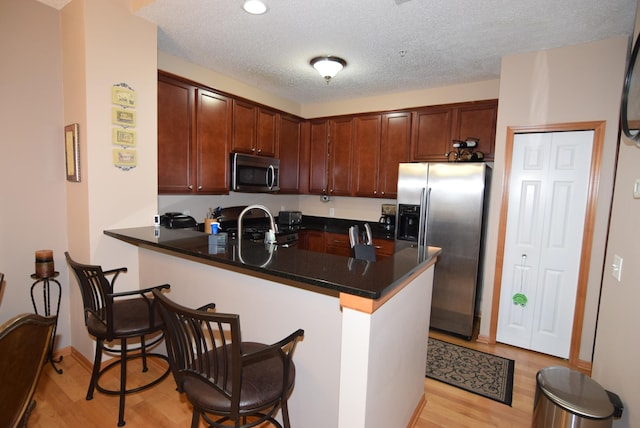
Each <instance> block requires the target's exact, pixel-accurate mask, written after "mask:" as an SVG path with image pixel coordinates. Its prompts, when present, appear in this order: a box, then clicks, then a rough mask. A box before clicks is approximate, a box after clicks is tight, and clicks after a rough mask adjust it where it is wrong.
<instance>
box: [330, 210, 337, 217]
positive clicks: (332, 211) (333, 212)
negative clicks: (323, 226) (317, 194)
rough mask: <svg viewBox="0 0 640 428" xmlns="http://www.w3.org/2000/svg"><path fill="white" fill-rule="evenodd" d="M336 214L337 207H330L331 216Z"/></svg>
mask: <svg viewBox="0 0 640 428" xmlns="http://www.w3.org/2000/svg"><path fill="white" fill-rule="evenodd" d="M335 215H336V212H335V209H334V208H329V217H333V216H335Z"/></svg>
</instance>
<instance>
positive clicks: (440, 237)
mask: <svg viewBox="0 0 640 428" xmlns="http://www.w3.org/2000/svg"><path fill="white" fill-rule="evenodd" d="M490 178H491V170H490V168H489V167H488V166H487V164H485V163H480V162H447V163H438V162H434V163H401V164H400V166H399V174H398V200H397V209H396V250H399V249H402V248H403V247H406V246H417V247H419V249H422V248H425V247H426V246H435V247H440V248H442V253H441V254H440V256H439V257H438V261H437V263H436V266H435V272H434V279H433V298H432V304H431V327H432V328H436V329H439V330H443V331H445V332H449V333H453V334H456V335H459V336H463V337H465V338H467V339H470V338H471V336H472V334H473V323H474V317H475V315H476V306H477V300H478V298H479V297H480V291H481V279H482V272H481V271H482V256H483V247H484V229H485V223H486V222H485V221H484V220H485V216H486V215H485V212H486V211H487V207H488V191H489V187H490V186H489V182H490Z"/></svg>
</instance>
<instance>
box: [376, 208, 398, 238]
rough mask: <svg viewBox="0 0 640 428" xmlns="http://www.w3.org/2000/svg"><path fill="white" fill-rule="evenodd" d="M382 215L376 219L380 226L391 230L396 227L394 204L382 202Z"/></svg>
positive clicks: (388, 230)
mask: <svg viewBox="0 0 640 428" xmlns="http://www.w3.org/2000/svg"><path fill="white" fill-rule="evenodd" d="M381 211H382V215H381V216H380V220H379V221H378V223H379V225H380V228H381V229H382V230H385V231H387V232H392V231H393V230H394V229H395V228H396V206H395V205H394V204H382V209H381Z"/></svg>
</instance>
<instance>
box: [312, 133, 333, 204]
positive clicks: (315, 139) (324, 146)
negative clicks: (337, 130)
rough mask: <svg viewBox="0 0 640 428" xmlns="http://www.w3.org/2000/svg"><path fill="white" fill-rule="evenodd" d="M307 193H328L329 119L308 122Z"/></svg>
mask: <svg viewBox="0 0 640 428" xmlns="http://www.w3.org/2000/svg"><path fill="white" fill-rule="evenodd" d="M309 135H310V137H309V193H312V194H314V193H317V194H323V195H326V194H327V193H328V187H327V186H328V172H329V167H328V158H329V121H328V120H312V121H311V122H310V124H309Z"/></svg>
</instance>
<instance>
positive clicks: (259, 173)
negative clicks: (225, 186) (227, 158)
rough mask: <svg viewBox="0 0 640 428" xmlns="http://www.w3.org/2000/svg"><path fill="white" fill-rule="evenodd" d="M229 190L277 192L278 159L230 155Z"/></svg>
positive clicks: (238, 154) (278, 187)
mask: <svg viewBox="0 0 640 428" xmlns="http://www.w3.org/2000/svg"><path fill="white" fill-rule="evenodd" d="M231 190H233V191H234V192H249V193H259V192H277V191H278V190H280V159H275V158H268V157H264V156H254V155H246V154H243V153H231Z"/></svg>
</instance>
